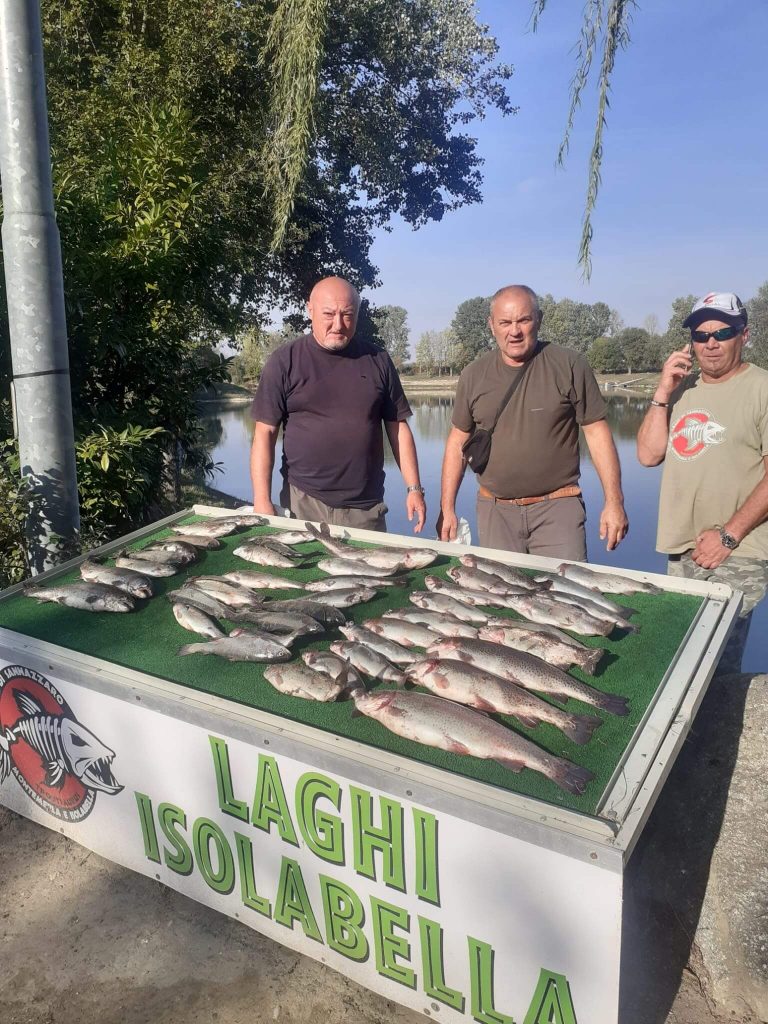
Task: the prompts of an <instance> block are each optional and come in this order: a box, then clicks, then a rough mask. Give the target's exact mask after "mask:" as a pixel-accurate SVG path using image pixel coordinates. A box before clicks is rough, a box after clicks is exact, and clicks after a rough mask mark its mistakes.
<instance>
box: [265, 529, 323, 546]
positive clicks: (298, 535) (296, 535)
mask: <svg viewBox="0 0 768 1024" xmlns="http://www.w3.org/2000/svg"><path fill="white" fill-rule="evenodd" d="M274 537H275V540H279V541H280V543H281V544H290V545H291V547H292V546H293V545H294V544H309V543H311V542H312V541H314V539H315V538H314V537H313V536H312V534H311V533H310V532H309V531H308V530H281V531H280V532H279V533H276V534H274Z"/></svg>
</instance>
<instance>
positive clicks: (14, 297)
mask: <svg viewBox="0 0 768 1024" xmlns="http://www.w3.org/2000/svg"><path fill="white" fill-rule="evenodd" d="M0 176H1V177H2V190H3V213H4V217H3V227H2V242H3V259H4V262H5V282H6V288H7V291H8V325H9V328H10V339H11V358H12V363H13V378H14V391H15V401H16V411H17V418H18V436H19V453H20V456H21V472H22V475H23V476H25V477H26V478H27V479H28V480H29V482H30V483H31V486H32V490H33V494H34V497H35V499H36V500H35V501H34V502H33V508H32V511H31V514H30V517H29V520H28V532H29V540H30V568H31V570H32V572H33V573H35V572H41V571H42V570H43V569H45V568H47V567H49V566H50V565H51V564H53V562H54V561H55V560H56V559H55V546H56V542H55V541H54V539H53V535H57V536H58V537H60V538H62V539H63V541H64V542H65V543H67V544H69V545H71V544H72V543H76V542H77V536H78V531H79V528H80V514H79V508H78V499H77V475H76V469H75V439H74V430H73V426H72V397H71V393H70V380H69V353H68V350H67V325H66V319H65V314H64V283H63V279H62V269H61V246H60V242H59V231H58V227H57V226H56V219H55V215H54V210H53V186H52V180H51V156H50V144H49V141H48V110H47V104H46V95H45V69H44V66H43V42H42V31H41V27H40V8H39V4H38V0H0Z"/></svg>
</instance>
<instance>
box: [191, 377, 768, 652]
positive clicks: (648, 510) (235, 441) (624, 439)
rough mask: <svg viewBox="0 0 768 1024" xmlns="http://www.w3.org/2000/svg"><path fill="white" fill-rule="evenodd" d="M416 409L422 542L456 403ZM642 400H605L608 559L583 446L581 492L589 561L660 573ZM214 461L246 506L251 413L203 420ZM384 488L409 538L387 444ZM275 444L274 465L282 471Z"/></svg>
mask: <svg viewBox="0 0 768 1024" xmlns="http://www.w3.org/2000/svg"><path fill="white" fill-rule="evenodd" d="M408 400H409V401H410V403H411V408H412V409H413V418H412V420H411V428H412V430H413V432H414V436H415V438H416V445H417V448H418V453H419V466H420V470H421V480H422V483H423V485H424V487H425V488H426V491H427V494H426V498H427V526H426V527H425V529H424V533H423V534H422V536H425V537H435V536H436V534H435V519H436V517H437V511H438V505H439V498H440V467H441V463H442V458H443V446H444V444H445V438H446V435H447V433H448V430H449V428H450V422H451V409H452V407H453V398H452V396H451V397H438V396H433V395H429V396H416V395H409V399H408ZM647 405H648V403H647V400H645V399H643V398H633V397H631V396H626V395H615V396H611V397H610V398H609V412H608V419H609V422H610V425H611V429H612V430H613V435H614V438H615V440H616V446H617V448H618V450H619V458H620V459H621V466H622V477H623V486H624V499H625V503H626V509H627V514H628V516H629V520H630V530H629V534H628V536H627V537H626V539H625V540H624V541H623V542H622V543H621V545H620V546H619V547H618V548H617V549H616V551H613V552H609V551H606V550H605V545H604V544H603V543H602V542H601V541H600V538H599V536H598V520H599V516H600V510H601V508H602V491H601V488H600V482H599V480H598V477H597V474H596V473H595V469H594V466H593V465H592V462H591V460H590V458H589V453H588V451H587V449H586V446H585V445H584V444H583V443H582V476H581V487H582V490H583V492H584V500H585V502H586V506H587V545H588V548H589V560H590V562H593V563H598V564H602V565H612V566H624V567H625V568H629V569H644V570H647V571H651V572H664V571H665V567H666V558H665V557H664V556H663V555H660V554H659V553H658V552H657V551H656V549H655V540H656V513H657V506H658V496H659V483H660V480H661V467H660V466H659V467H656V468H654V469H646V468H644V467H642V466H641V465H640V464H639V463H638V462H637V459H636V457H635V437H636V436H637V431H638V428H639V426H640V423H641V422H642V419H643V416H644V415H645V410H646V408H647ZM203 422H204V424H205V427H206V432H207V436H208V440H209V443H210V445H211V454H212V457H213V460H214V462H216V463H217V464H218V465H219V469H220V472H219V473H217V474H216V477H215V479H214V481H213V485H214V487H218V488H220V489H221V490H222V491H225V492H226V493H227V494H232V495H235V496H237V497H239V498H242V499H243V500H244V501H248V502H250V501H251V500H252V493H251V483H250V475H249V469H248V457H249V450H250V444H251V434H252V421H251V418H250V410H249V407H248V406H244V407H241V408H237V409H224V410H217V411H216V412H215V413H208V414H206V415H205V416H204V419H203ZM385 452H386V453H387V458H386V483H385V495H384V496H385V500H386V502H387V505H388V506H389V514H388V516H387V522H388V525H389V530H390V533H411V532H412V526H411V524H409V522H408V520H407V518H406V514H405V488H404V486H403V481H402V477H401V476H400V473H399V471H398V469H397V466H396V465H395V462H394V459H393V458H392V453H391V451H390V450H389V447H388V445H387V444H386V441H385ZM280 458H281V450H280V445H279V443H278V450H277V453H276V458H275V465H276V467H279V465H280ZM279 490H280V476H279V469H277V468H276V469H275V476H274V479H273V488H272V494H273V498H275V499H276V498H277V495H278V493H279ZM476 490H477V485H476V483H475V480H474V479H473V475H472V474H471V473H469V472H468V473H467V475H466V477H465V478H464V482H463V484H462V487H461V491H460V492H459V497H458V501H457V509H458V513H459V515H461V516H464V518H466V519H467V520H468V521H469V524H470V527H471V529H472V535H473V538H475V539H476V537H477V532H476V526H475V494H476ZM743 667H744V670H745V671H747V672H762V671H766V670H768V601H764V602H763V603H762V604H761V605H760V606H759V607H758V610H757V611H756V612H755V615H754V617H753V621H752V629H751V631H750V639H749V643H748V645H747V651H746V655H745V658H744V666H743Z"/></svg>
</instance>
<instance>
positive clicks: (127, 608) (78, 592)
mask: <svg viewBox="0 0 768 1024" xmlns="http://www.w3.org/2000/svg"><path fill="white" fill-rule="evenodd" d="M25 593H26V594H27V596H29V597H34V598H35V599H36V600H38V601H51V602H52V603H53V604H63V605H65V606H66V607H67V608H78V609H79V610H80V611H85V612H132V611H133V610H134V608H135V607H136V603H135V601H134V598H133V597H132V596H131V595H130V594H126V592H125V591H124V590H120V589H119V588H118V587H113V586H111V585H110V584H109V583H94V582H90V581H89V582H87V583H86V582H83V583H62V584H61V585H59V586H53V587H29V588H28V589H26V590H25Z"/></svg>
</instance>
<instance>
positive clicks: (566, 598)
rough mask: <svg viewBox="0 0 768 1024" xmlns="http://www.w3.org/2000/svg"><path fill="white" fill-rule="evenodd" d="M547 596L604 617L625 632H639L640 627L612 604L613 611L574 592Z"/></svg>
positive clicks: (594, 615) (557, 601)
mask: <svg viewBox="0 0 768 1024" xmlns="http://www.w3.org/2000/svg"><path fill="white" fill-rule="evenodd" d="M593 593H594V591H593ZM547 597H551V599H552V601H554V602H555V603H557V604H570V605H573V606H574V607H576V608H579V609H580V610H581V611H583V612H586V613H587V615H591V616H593V617H594V618H595V619H606V620H607V621H608V622H610V623H612V624H613V625H614V627H616V628H617V629H623V630H624V631H625V632H627V633H639V632H640V627H639V626H638V625H636V624H635V623H634V622H630V621H629V620H628V619H625V618H623V616H621V615H619V609H618V607H617V606H616V605H614V606H613V607H614V611H613V612H611V611H608V610H607V609H606V608H605V607H604V605H601V604H597V602H595V601H588V600H587V599H586V598H585V597H576V595H575V594H564V593H560V594H554V593H551V594H547Z"/></svg>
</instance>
